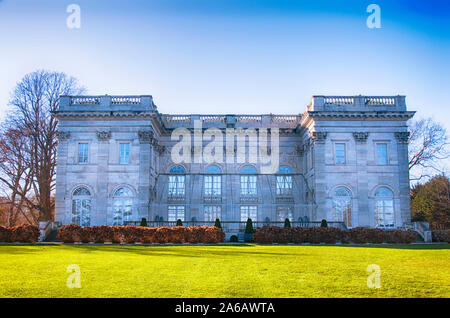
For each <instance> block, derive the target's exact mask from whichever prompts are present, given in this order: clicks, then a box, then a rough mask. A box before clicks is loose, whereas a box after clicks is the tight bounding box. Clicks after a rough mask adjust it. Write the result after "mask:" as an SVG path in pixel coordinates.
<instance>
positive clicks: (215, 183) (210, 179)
mask: <svg viewBox="0 0 450 318" xmlns="http://www.w3.org/2000/svg"><path fill="white" fill-rule="evenodd" d="M205 173H207V174H206V175H205V178H204V182H205V184H204V189H205V196H209V197H211V196H213V197H218V196H221V195H222V176H221V175H220V174H221V173H222V171H221V170H220V168H219V167H217V166H209V167H208V168H206V171H205Z"/></svg>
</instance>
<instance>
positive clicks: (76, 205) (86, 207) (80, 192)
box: [72, 187, 92, 226]
mask: <svg viewBox="0 0 450 318" xmlns="http://www.w3.org/2000/svg"><path fill="white" fill-rule="evenodd" d="M91 202H92V201H91V193H90V192H89V190H88V189H86V188H84V187H81V188H77V189H76V190H75V191H74V192H73V195H72V223H73V224H78V225H81V226H89V225H90V224H91V206H92V205H91Z"/></svg>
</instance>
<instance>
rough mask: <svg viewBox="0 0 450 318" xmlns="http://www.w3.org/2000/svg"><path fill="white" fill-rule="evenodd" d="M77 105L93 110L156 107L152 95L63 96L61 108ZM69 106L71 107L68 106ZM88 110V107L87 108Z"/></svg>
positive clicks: (72, 107)
mask: <svg viewBox="0 0 450 318" xmlns="http://www.w3.org/2000/svg"><path fill="white" fill-rule="evenodd" d="M77 106H80V107H81V106H82V107H83V108H82V109H83V110H85V109H86V108H85V107H84V106H93V107H94V108H92V110H99V109H100V108H110V107H113V108H114V107H115V108H117V107H121V108H123V107H137V108H141V110H142V108H150V109H155V108H156V107H155V105H154V104H153V98H152V96H150V95H141V96H137V95H136V96H110V95H100V96H61V98H60V109H59V110H73V109H74V108H76V107H77ZM67 107H69V108H67ZM86 110H87V109H86Z"/></svg>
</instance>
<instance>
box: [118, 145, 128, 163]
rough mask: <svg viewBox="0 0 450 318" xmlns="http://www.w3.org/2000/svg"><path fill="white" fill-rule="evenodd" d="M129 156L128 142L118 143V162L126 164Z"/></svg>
mask: <svg viewBox="0 0 450 318" xmlns="http://www.w3.org/2000/svg"><path fill="white" fill-rule="evenodd" d="M129 158H130V144H120V163H121V164H127V163H128V162H129Z"/></svg>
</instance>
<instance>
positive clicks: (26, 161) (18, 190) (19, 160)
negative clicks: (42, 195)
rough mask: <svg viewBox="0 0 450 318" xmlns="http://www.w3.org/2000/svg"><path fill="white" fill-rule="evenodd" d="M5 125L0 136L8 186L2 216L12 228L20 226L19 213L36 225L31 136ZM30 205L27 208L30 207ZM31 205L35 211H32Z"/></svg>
mask: <svg viewBox="0 0 450 318" xmlns="http://www.w3.org/2000/svg"><path fill="white" fill-rule="evenodd" d="M7 125H8V123H5V124H4V126H5V127H3V131H2V132H1V134H0V181H1V182H2V184H3V186H4V187H6V189H4V190H6V191H5V195H4V197H3V200H2V205H3V207H4V208H3V209H2V213H5V214H6V216H5V217H4V218H5V219H6V220H7V223H8V225H9V226H14V225H16V222H17V220H18V218H19V214H21V215H22V217H23V218H24V219H25V220H26V221H27V222H28V223H29V224H36V223H37V218H36V216H35V215H34V214H33V213H27V212H28V211H32V210H33V206H32V205H29V204H28V203H29V202H32V201H31V199H30V190H31V185H32V182H33V176H32V173H33V169H31V168H30V166H31V160H30V143H29V136H27V135H25V134H24V133H23V130H22V129H20V127H19V128H12V127H8V126H7ZM26 206H27V207H26ZM30 206H31V209H29V208H30Z"/></svg>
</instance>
